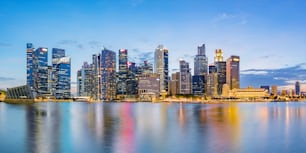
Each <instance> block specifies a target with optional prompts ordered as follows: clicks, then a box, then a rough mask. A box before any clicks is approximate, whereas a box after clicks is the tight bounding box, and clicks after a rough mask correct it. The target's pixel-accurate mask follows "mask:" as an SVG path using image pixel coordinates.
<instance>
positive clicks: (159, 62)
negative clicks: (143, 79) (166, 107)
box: [154, 45, 169, 92]
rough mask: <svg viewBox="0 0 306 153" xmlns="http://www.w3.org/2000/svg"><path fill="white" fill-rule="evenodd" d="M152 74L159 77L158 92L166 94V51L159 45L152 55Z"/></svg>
mask: <svg viewBox="0 0 306 153" xmlns="http://www.w3.org/2000/svg"><path fill="white" fill-rule="evenodd" d="M154 62H155V64H154V72H155V73H157V74H159V77H160V92H161V91H162V90H165V91H166V92H168V79H169V76H168V75H169V66H168V49H166V48H165V47H164V46H163V45H159V46H158V47H157V48H156V50H155V54H154Z"/></svg>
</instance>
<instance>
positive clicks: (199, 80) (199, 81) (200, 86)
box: [192, 75, 207, 95]
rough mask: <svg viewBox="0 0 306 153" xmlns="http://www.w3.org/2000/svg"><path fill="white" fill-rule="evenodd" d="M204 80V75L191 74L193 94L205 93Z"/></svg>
mask: <svg viewBox="0 0 306 153" xmlns="http://www.w3.org/2000/svg"><path fill="white" fill-rule="evenodd" d="M206 76H207V75H206ZM205 80H206V79H205V76H204V75H194V76H192V93H193V94H194V95H204V94H205V93H206V81H205Z"/></svg>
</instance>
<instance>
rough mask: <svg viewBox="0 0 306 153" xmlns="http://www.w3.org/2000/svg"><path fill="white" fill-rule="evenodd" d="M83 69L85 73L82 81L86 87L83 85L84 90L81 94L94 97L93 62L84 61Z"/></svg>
mask: <svg viewBox="0 0 306 153" xmlns="http://www.w3.org/2000/svg"><path fill="white" fill-rule="evenodd" d="M81 71H82V73H83V74H82V76H83V78H82V79H83V80H82V81H83V83H84V87H83V88H84V92H83V93H82V94H81V96H88V97H93V93H92V88H93V83H92V82H93V81H92V64H88V63H87V62H84V63H83V66H82V69H81Z"/></svg>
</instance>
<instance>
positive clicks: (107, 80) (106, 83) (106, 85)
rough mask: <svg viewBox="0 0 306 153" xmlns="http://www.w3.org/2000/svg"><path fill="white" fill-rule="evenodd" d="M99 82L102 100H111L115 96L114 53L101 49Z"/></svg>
mask: <svg viewBox="0 0 306 153" xmlns="http://www.w3.org/2000/svg"><path fill="white" fill-rule="evenodd" d="M101 84H102V93H101V99H102V100H107V101H108V100H113V99H115V98H116V89H117V88H116V53H115V52H114V51H111V50H107V49H103V50H102V56H101Z"/></svg>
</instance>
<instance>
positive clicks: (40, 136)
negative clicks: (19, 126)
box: [25, 103, 61, 153]
mask: <svg viewBox="0 0 306 153" xmlns="http://www.w3.org/2000/svg"><path fill="white" fill-rule="evenodd" d="M26 121H27V122H26V124H27V125H26V128H27V130H26V131H27V137H26V140H25V142H26V143H27V150H28V152H31V153H32V152H45V153H55V152H59V151H60V122H61V111H60V110H59V105H54V104H52V103H44V104H41V105H28V106H27V107H26Z"/></svg>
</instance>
